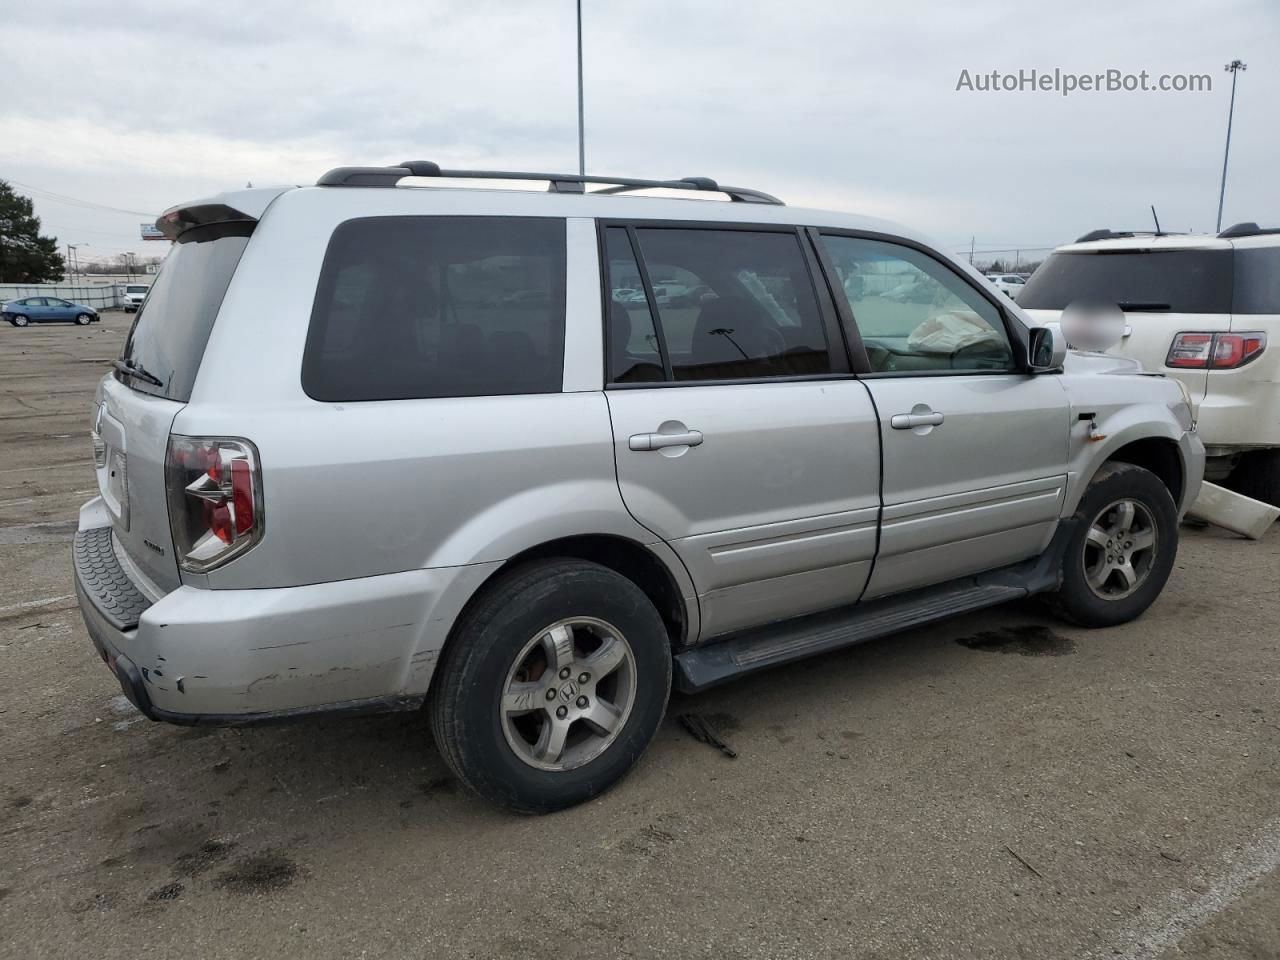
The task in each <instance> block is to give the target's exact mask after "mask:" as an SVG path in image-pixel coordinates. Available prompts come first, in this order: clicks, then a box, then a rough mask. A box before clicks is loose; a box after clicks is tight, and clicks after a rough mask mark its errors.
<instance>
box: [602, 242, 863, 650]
mask: <svg viewBox="0 0 1280 960" xmlns="http://www.w3.org/2000/svg"><path fill="white" fill-rule="evenodd" d="M602 239H603V242H602V247H603V248H604V252H605V257H604V260H605V263H604V268H605V276H606V284H605V299H604V303H605V311H606V334H607V336H606V342H607V347H608V349H607V353H608V356H609V363H608V380H607V384H608V385H607V389H606V393H605V396H606V398H607V399H608V403H609V412H610V416H611V418H612V422H613V433H614V450H615V459H616V463H617V471H618V484H619V487H620V489H621V492H622V497H623V500H624V502H625V503H626V505H627V508H628V509H629V510H630V511H631V513H632V515H634V516H635V518H636V519H637V520H639V521H640V523H642V524H644V525H645V526H646V527H647V528H648V529H649V530H651V531H653V533H655V534H656V535H657V536H659V537H661V538H662V539H663V540H665V541H667V542H668V543H669V544H671V546H672V547H673V548H674V549H675V551H676V553H677V554H678V555H679V556H680V559H681V560H682V561H683V562H684V565H685V566H686V568H687V569H688V571H689V573H690V576H691V578H692V580H693V582H694V584H695V585H696V588H697V591H698V603H699V609H700V612H701V621H702V631H701V639H704V640H705V639H708V638H710V637H714V636H717V635H722V634H725V633H729V632H732V631H735V630H740V629H743V628H746V627H752V626H756V625H758V624H763V623H767V622H770V621H774V620H781V619H785V618H788V617H792V616H796V615H800V614H805V613H811V612H815V611H818V610H823V609H827V608H831V607H837V606H842V605H844V604H849V603H853V602H855V601H856V600H857V599H858V597H859V595H860V594H861V592H862V589H863V587H864V586H865V585H866V581H867V576H868V574H869V573H870V570H871V563H872V560H873V558H874V556H875V545H876V523H877V519H878V514H879V506H880V503H879V472H880V459H879V441H878V438H877V424H876V416H875V410H874V409H873V408H872V405H871V399H870V397H869V395H868V393H867V390H866V387H865V386H863V384H862V383H860V382H859V381H858V380H857V379H856V378H855V377H854V376H853V374H852V373H851V371H850V370H849V365H848V357H847V354H846V353H845V348H844V344H843V341H842V338H841V334H840V331H839V327H838V325H837V323H836V317H835V313H834V309H833V306H832V302H831V300H830V297H829V295H828V294H827V292H826V290H825V287H822V288H821V289H820V288H819V285H818V284H816V283H815V279H816V274H817V272H818V271H817V265H816V262H815V261H814V257H813V252H812V249H811V248H810V247H809V246H808V241H807V238H804V237H802V236H801V234H800V232H799V231H797V230H796V229H795V228H794V227H778V226H776V225H761V226H758V227H757V226H751V227H745V226H744V227H741V228H725V226H724V225H723V224H718V225H697V224H690V223H677V224H664V225H658V224H645V223H643V222H638V223H635V224H630V225H629V224H615V225H604V226H603V238H602Z"/></svg>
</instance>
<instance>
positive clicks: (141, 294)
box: [121, 283, 151, 313]
mask: <svg viewBox="0 0 1280 960" xmlns="http://www.w3.org/2000/svg"><path fill="white" fill-rule="evenodd" d="M150 289H151V286H150V285H149V284H146V283H130V284H128V285H126V286H125V288H124V296H123V297H121V300H122V301H123V303H122V306H123V307H124V311H125V313H136V312H137V310H138V308H139V307H140V306H142V301H143V300H145V299H147V291H148V290H150Z"/></svg>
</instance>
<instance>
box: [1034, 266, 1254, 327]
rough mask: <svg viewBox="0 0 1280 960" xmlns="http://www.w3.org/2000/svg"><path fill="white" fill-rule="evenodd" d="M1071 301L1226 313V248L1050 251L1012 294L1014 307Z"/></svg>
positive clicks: (1052, 307)
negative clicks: (1102, 251) (1046, 258)
mask: <svg viewBox="0 0 1280 960" xmlns="http://www.w3.org/2000/svg"><path fill="white" fill-rule="evenodd" d="M1075 300H1094V301H1102V302H1103V303H1116V304H1119V305H1120V309H1122V310H1130V311H1138V312H1141V311H1166V310H1167V311H1169V312H1171V313H1230V312H1231V251H1230V250H1159V251H1147V250H1122V251H1116V252H1114V253H1110V252H1108V253H1065V252H1060V253H1054V254H1051V255H1050V256H1049V259H1048V260H1046V261H1045V262H1044V263H1043V264H1041V266H1040V268H1039V269H1037V270H1036V272H1035V273H1033V274H1032V275H1031V279H1030V280H1028V281H1027V283H1026V285H1025V286H1024V287H1023V288H1022V291H1021V292H1020V293H1019V294H1018V306H1020V307H1022V308H1024V309H1031V310H1062V309H1065V308H1066V306H1067V304H1069V303H1072V302H1073V301H1075Z"/></svg>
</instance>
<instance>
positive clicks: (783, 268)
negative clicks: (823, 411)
mask: <svg viewBox="0 0 1280 960" xmlns="http://www.w3.org/2000/svg"><path fill="white" fill-rule="evenodd" d="M636 236H637V238H638V240H639V243H640V249H641V255H642V256H643V257H644V264H645V269H646V270H647V271H648V274H649V281H650V283H651V285H652V287H653V294H654V300H655V301H656V304H657V309H658V317H659V322H660V324H661V328H662V337H663V340H664V341H665V344H666V349H667V353H668V357H669V360H670V365H671V371H672V376H673V377H674V379H676V380H733V379H748V378H749V379H754V378H760V377H786V376H797V375H804V374H821V373H829V372H830V370H831V364H830V358H829V356H828V354H827V342H826V334H825V333H824V332H823V329H822V318H821V315H820V314H819V311H818V304H817V301H816V299H815V297H814V292H813V284H812V280H811V279H810V276H809V270H808V267H807V265H806V264H805V260H804V256H803V254H802V253H801V250H800V244H799V240H798V239H797V237H796V235H795V234H793V233H766V232H760V233H755V232H751V231H746V230H709V229H659V228H640V229H637V230H636Z"/></svg>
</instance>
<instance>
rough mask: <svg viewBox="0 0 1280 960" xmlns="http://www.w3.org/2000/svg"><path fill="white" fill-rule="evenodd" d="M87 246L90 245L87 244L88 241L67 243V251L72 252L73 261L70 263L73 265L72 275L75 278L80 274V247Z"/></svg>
mask: <svg viewBox="0 0 1280 960" xmlns="http://www.w3.org/2000/svg"><path fill="white" fill-rule="evenodd" d="M87 246H89V244H87V243H68V244H67V252H68V253H69V254H70V256H71V263H70V267H71V276H72V277H73V278H78V277H79V276H80V253H79V251H80V248H81V247H87Z"/></svg>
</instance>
